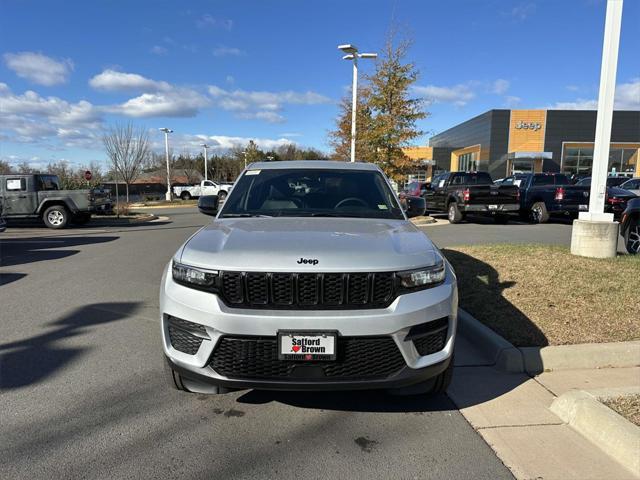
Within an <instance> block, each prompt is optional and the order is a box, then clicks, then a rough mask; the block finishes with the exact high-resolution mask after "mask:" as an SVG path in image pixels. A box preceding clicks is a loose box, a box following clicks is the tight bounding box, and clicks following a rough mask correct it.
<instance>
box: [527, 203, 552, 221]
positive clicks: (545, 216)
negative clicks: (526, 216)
mask: <svg viewBox="0 0 640 480" xmlns="http://www.w3.org/2000/svg"><path fill="white" fill-rule="evenodd" d="M531 221H532V222H533V223H547V222H548V221H549V212H547V206H546V205H545V203H544V202H536V203H534V204H533V205H531Z"/></svg>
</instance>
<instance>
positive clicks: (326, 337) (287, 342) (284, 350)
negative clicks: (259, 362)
mask: <svg viewBox="0 0 640 480" xmlns="http://www.w3.org/2000/svg"><path fill="white" fill-rule="evenodd" d="M337 336H338V335H337V333H336V332H291V331H282V330H281V331H279V332H278V358H279V359H280V360H302V361H310V360H335V359H336V338H337Z"/></svg>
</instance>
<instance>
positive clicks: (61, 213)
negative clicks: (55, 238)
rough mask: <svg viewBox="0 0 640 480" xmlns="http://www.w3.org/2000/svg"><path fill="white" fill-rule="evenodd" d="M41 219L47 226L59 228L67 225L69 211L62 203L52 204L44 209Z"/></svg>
mask: <svg viewBox="0 0 640 480" xmlns="http://www.w3.org/2000/svg"><path fill="white" fill-rule="evenodd" d="M42 220H44V224H45V225H46V226H47V228H53V229H55V230H59V229H62V228H64V227H66V226H67V223H68V222H69V211H68V210H67V209H66V208H65V207H64V206H63V205H53V206H52V207H49V208H47V209H46V210H45V211H44V215H42Z"/></svg>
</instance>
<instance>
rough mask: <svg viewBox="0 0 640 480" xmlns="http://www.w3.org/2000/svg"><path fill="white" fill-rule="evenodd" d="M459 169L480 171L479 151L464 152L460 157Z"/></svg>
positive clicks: (462, 170)
mask: <svg viewBox="0 0 640 480" xmlns="http://www.w3.org/2000/svg"><path fill="white" fill-rule="evenodd" d="M458 171H460V172H476V171H478V152H470V153H463V154H462V155H460V156H459V157H458Z"/></svg>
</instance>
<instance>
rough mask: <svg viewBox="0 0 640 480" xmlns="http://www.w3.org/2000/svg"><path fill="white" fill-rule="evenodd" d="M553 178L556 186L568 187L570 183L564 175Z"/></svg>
mask: <svg viewBox="0 0 640 480" xmlns="http://www.w3.org/2000/svg"><path fill="white" fill-rule="evenodd" d="M554 178H555V180H556V185H569V184H570V183H571V182H570V181H569V177H567V176H566V175H554Z"/></svg>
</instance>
